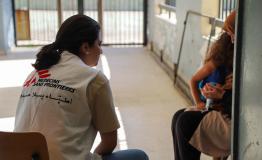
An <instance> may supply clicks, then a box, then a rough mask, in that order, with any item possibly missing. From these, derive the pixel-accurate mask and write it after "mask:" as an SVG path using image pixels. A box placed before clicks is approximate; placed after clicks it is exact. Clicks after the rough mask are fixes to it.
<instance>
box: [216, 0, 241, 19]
mask: <svg viewBox="0 0 262 160" xmlns="http://www.w3.org/2000/svg"><path fill="white" fill-rule="evenodd" d="M236 3H237V0H219V18H220V19H222V20H225V19H226V17H227V16H228V15H229V14H230V12H232V11H233V10H235V8H236Z"/></svg>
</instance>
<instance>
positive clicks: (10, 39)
mask: <svg viewBox="0 0 262 160" xmlns="http://www.w3.org/2000/svg"><path fill="white" fill-rule="evenodd" d="M14 42H15V39H14V25H13V15H12V3H11V1H10V0H1V1H0V54H5V53H6V52H7V51H8V50H9V49H10V48H11V47H12V46H14Z"/></svg>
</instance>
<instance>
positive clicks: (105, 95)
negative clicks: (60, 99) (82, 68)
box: [87, 72, 120, 133]
mask: <svg viewBox="0 0 262 160" xmlns="http://www.w3.org/2000/svg"><path fill="white" fill-rule="evenodd" d="M87 97H88V104H89V107H90V110H91V113H92V123H93V125H94V127H95V128H96V129H97V130H98V131H99V132H101V133H106V132H112V131H114V130H116V129H118V128H119V127H120V125H119V122H118V119H117V116H116V112H115V106H114V103H113V96H112V91H111V88H110V85H109V81H108V79H107V78H106V77H105V75H104V74H103V73H102V72H99V73H98V74H97V76H96V77H95V78H94V80H92V81H91V82H90V84H89V85H88V87H87Z"/></svg>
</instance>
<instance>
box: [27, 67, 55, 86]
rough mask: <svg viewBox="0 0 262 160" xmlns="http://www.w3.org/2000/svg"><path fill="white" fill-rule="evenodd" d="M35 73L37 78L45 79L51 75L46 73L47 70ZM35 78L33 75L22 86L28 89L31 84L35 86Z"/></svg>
mask: <svg viewBox="0 0 262 160" xmlns="http://www.w3.org/2000/svg"><path fill="white" fill-rule="evenodd" d="M36 73H37V75H38V77H39V78H47V77H49V76H50V75H51V74H49V73H48V70H46V69H43V70H39V71H37V72H36ZM36 78H37V76H35V75H33V76H32V77H31V78H30V79H29V80H27V81H25V83H24V85H23V86H24V87H29V86H30V85H31V84H35V83H36Z"/></svg>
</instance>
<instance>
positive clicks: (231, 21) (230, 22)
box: [223, 11, 236, 35]
mask: <svg viewBox="0 0 262 160" xmlns="http://www.w3.org/2000/svg"><path fill="white" fill-rule="evenodd" d="M235 17H236V11H233V12H231V13H230V14H229V16H227V18H226V20H225V22H224V26H223V30H225V31H226V32H227V33H228V34H229V35H235Z"/></svg>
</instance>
